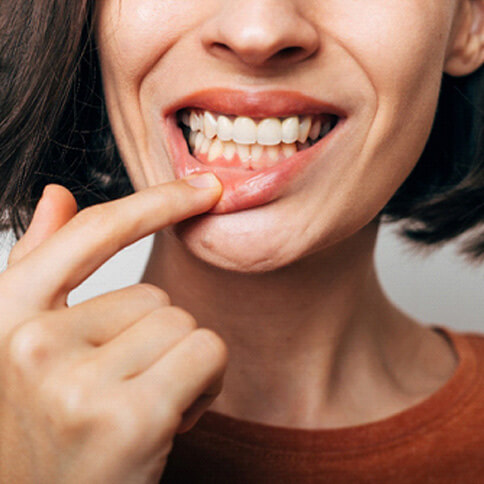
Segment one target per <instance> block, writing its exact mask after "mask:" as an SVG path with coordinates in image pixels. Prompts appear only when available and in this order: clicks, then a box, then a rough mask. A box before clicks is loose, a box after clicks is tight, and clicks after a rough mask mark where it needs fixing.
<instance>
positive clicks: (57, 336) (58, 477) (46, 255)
mask: <svg viewBox="0 0 484 484" xmlns="http://www.w3.org/2000/svg"><path fill="white" fill-rule="evenodd" d="M220 192H221V185H220V183H217V184H216V185H215V186H213V187H212V188H194V187H192V186H190V185H189V184H188V183H187V182H185V181H183V180H178V181H176V182H171V183H167V184H164V185H159V186H155V187H151V188H147V189H145V190H142V191H139V192H137V193H135V194H133V195H130V196H128V197H125V198H123V199H120V200H115V201H110V202H107V203H103V204H100V205H96V206H93V207H89V208H86V209H84V210H81V211H80V212H79V213H77V214H76V212H77V208H76V202H75V199H74V197H73V196H72V194H71V193H70V192H69V191H68V190H66V189H65V188H63V187H61V186H59V185H49V186H48V187H47V189H46V191H45V192H44V196H43V197H42V199H41V200H40V202H39V204H38V206H37V208H36V211H35V214H34V217H33V219H32V223H31V225H30V227H29V229H28V230H27V232H26V233H25V235H24V237H22V239H21V240H20V241H19V242H18V243H17V245H16V246H15V247H14V248H13V250H12V252H11V254H10V258H9V265H8V268H7V270H6V271H5V272H3V273H2V274H0V308H1V313H0V429H1V432H0V483H2V484H6V483H12V482H15V483H19V484H20V483H35V484H43V483H49V484H54V483H63V484H68V483H71V482H72V483H74V482H75V483H89V484H95V483H111V482H113V483H114V482H116V483H147V482H158V480H159V478H160V477H161V475H162V472H163V470H164V467H165V464H166V460H167V457H168V454H169V452H170V450H171V448H172V444H173V438H174V436H175V434H176V433H177V432H184V431H186V430H188V429H190V428H191V427H192V426H193V425H194V424H195V423H196V421H197V420H198V418H199V417H200V416H201V415H202V414H203V412H204V411H205V410H206V409H207V407H208V406H209V405H210V404H211V402H212V401H213V400H214V399H215V397H216V396H217V395H218V394H219V392H220V390H221V388H222V379H223V374H224V371H225V368H226V364H227V349H226V346H225V344H224V342H223V341H222V340H221V339H220V337H219V336H217V335H216V334H215V333H214V332H212V331H210V330H208V329H205V328H198V329H197V324H196V322H195V320H194V318H193V317H192V316H191V315H190V314H188V313H187V312H186V311H184V310H183V309H180V308H178V307H175V306H172V305H170V301H169V298H168V296H167V294H166V293H165V292H163V291H162V290H161V289H159V288H158V287H156V286H153V285H149V284H136V285H133V286H130V287H127V288H124V289H121V290H118V291H113V292H111V293H107V294H103V295H101V296H98V297H95V298H93V299H90V300H88V301H85V302H83V303H80V304H77V305H75V306H72V307H68V306H67V296H68V294H69V292H70V291H71V290H72V289H74V288H75V287H76V286H78V285H79V284H80V283H81V282H82V281H84V280H85V279H86V278H87V277H88V276H89V275H90V274H92V273H93V272H94V271H95V270H96V269H97V268H99V266H101V264H103V263H104V262H105V261H106V260H107V259H109V258H110V257H111V256H112V255H114V254H115V253H116V252H118V251H119V250H120V249H122V248H123V247H125V246H127V245H129V244H131V243H133V242H135V241H136V240H138V239H140V238H142V237H144V236H147V235H149V234H151V233H153V232H156V231H159V230H161V229H163V228H164V227H166V226H168V225H170V224H173V223H176V222H179V221H181V220H183V219H185V218H188V217H191V216H194V215H197V214H200V213H203V212H205V211H207V210H209V209H210V208H211V207H212V206H213V205H214V204H215V203H216V202H217V200H218V198H219V197H220Z"/></svg>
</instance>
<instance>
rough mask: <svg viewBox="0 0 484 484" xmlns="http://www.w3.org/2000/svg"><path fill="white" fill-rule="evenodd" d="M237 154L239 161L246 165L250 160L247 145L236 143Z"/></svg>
mask: <svg viewBox="0 0 484 484" xmlns="http://www.w3.org/2000/svg"><path fill="white" fill-rule="evenodd" d="M235 146H236V149H237V154H238V155H239V158H240V161H241V162H242V164H243V165H244V166H246V165H247V164H248V162H249V160H250V148H249V147H248V146H247V145H240V144H238V143H236V145H235Z"/></svg>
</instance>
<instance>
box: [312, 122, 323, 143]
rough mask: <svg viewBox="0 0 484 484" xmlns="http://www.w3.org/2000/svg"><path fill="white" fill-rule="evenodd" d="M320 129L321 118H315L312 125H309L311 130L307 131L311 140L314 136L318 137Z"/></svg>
mask: <svg viewBox="0 0 484 484" xmlns="http://www.w3.org/2000/svg"><path fill="white" fill-rule="evenodd" d="M320 131H321V120H320V119H317V120H316V121H315V122H314V123H313V125H312V126H311V131H310V132H309V137H310V138H311V139H312V140H315V139H316V138H318V137H319V133H320Z"/></svg>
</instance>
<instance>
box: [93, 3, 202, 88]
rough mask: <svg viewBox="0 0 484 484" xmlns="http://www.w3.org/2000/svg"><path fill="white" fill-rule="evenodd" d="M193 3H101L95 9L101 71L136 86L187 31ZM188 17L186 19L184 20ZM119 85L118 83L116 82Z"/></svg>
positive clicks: (191, 18) (191, 19) (190, 20)
mask: <svg viewBox="0 0 484 484" xmlns="http://www.w3.org/2000/svg"><path fill="white" fill-rule="evenodd" d="M193 2H194V0H190V1H180V0H163V1H160V0H105V1H103V2H101V5H100V6H99V7H98V17H97V19H98V20H97V25H96V31H97V39H98V46H99V50H100V57H101V60H102V64H103V70H104V71H105V72H109V74H110V77H114V78H118V79H120V80H121V79H122V82H123V83H129V84H131V85H132V84H136V83H139V82H140V81H141V80H142V78H143V77H144V76H145V75H146V74H147V73H148V72H149V71H150V69H151V68H152V67H153V66H154V65H155V64H156V62H158V60H159V59H160V58H161V57H162V56H163V55H164V53H165V52H166V51H167V50H168V49H169V48H170V46H171V45H172V44H173V43H174V42H176V41H177V39H178V38H179V37H180V36H181V35H183V33H184V32H185V31H186V30H187V29H189V28H190V24H189V22H190V23H192V22H193V21H194V19H193V17H191V16H187V15H186V11H187V8H189V7H190V5H189V4H192V3H193ZM187 17H189V18H187ZM120 82H121V81H120Z"/></svg>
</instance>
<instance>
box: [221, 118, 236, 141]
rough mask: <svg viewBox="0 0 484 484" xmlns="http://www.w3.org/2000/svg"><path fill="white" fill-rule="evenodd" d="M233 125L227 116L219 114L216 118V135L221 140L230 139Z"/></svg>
mask: <svg viewBox="0 0 484 484" xmlns="http://www.w3.org/2000/svg"><path fill="white" fill-rule="evenodd" d="M233 134H234V125H233V124H232V121H230V119H229V118H227V116H219V117H218V120H217V136H218V138H219V139H220V140H222V141H232V136H233Z"/></svg>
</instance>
